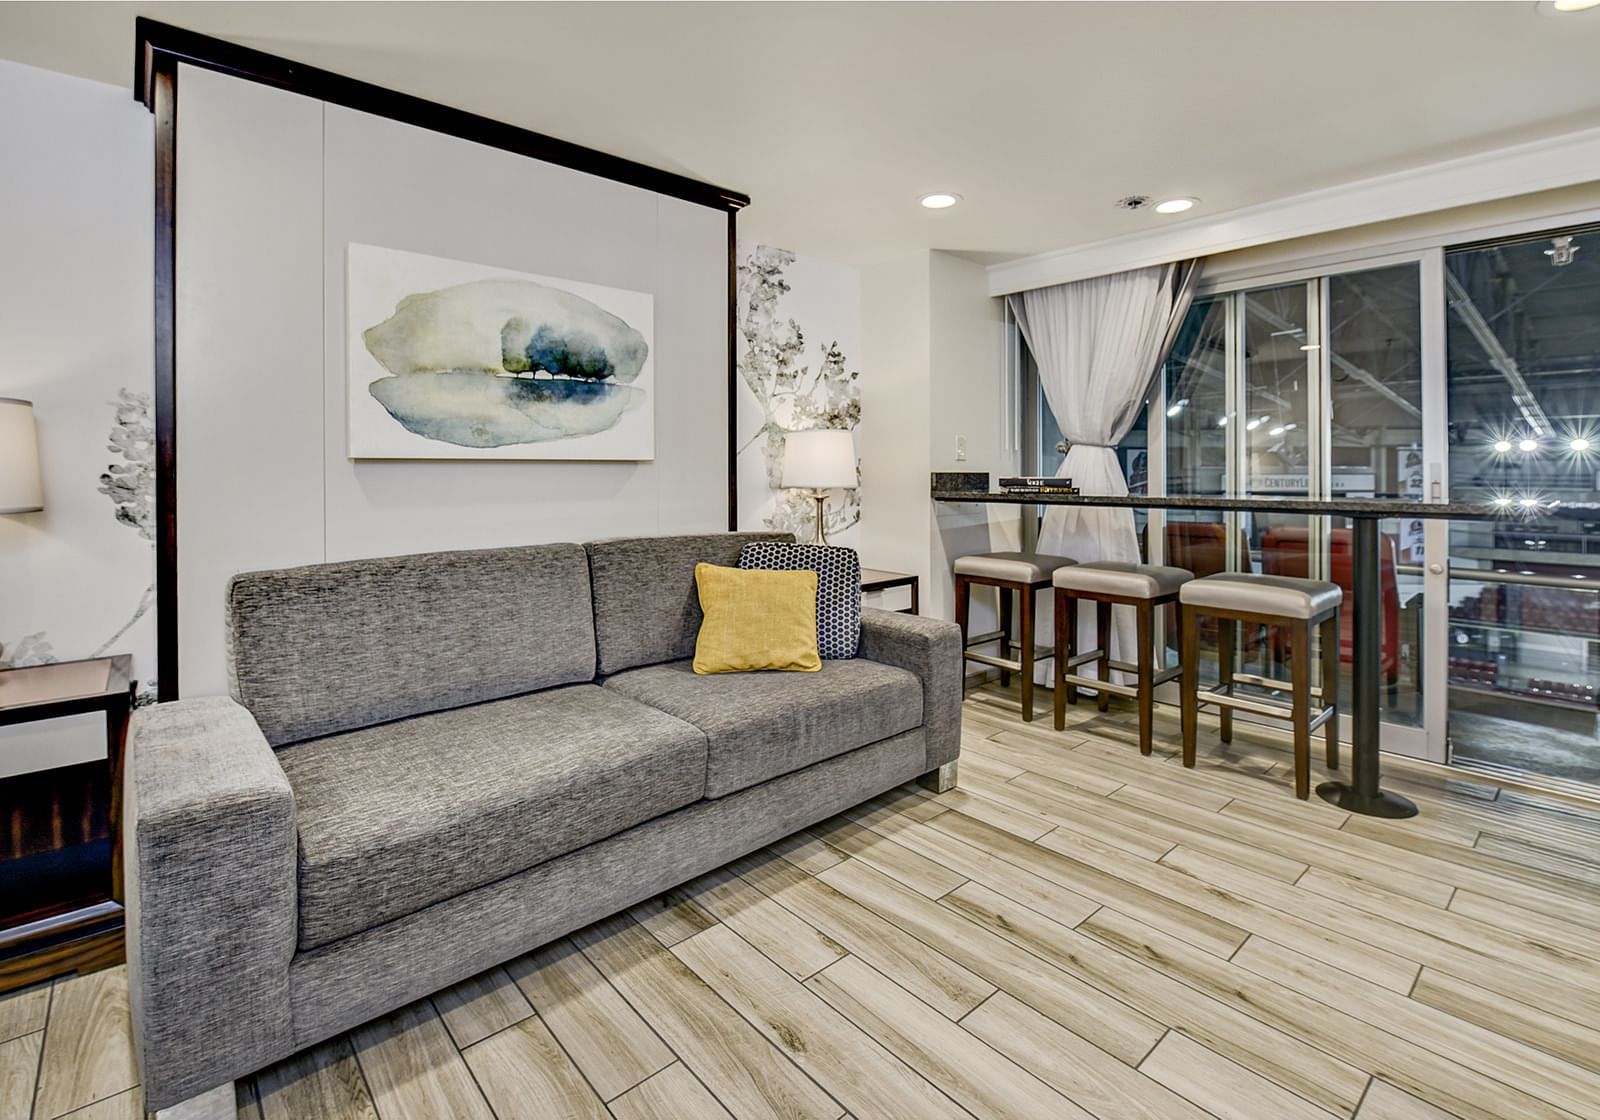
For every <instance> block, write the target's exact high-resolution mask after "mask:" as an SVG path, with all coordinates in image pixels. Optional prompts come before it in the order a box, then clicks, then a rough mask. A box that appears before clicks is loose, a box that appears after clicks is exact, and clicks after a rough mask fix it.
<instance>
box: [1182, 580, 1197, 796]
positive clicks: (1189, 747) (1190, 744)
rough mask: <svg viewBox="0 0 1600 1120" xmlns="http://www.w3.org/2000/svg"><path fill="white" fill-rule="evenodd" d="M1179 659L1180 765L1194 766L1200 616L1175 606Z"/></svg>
mask: <svg viewBox="0 0 1600 1120" xmlns="http://www.w3.org/2000/svg"><path fill="white" fill-rule="evenodd" d="M1178 635H1179V636H1178V647H1179V648H1178V659H1179V663H1180V664H1181V665H1182V668H1183V672H1182V674H1181V675H1180V676H1179V677H1178V679H1179V681H1181V682H1182V684H1181V686H1180V688H1179V690H1178V710H1179V711H1180V712H1181V713H1182V715H1183V764H1184V765H1185V766H1193V765H1194V739H1195V731H1196V724H1197V723H1198V722H1199V715H1200V713H1199V693H1200V616H1199V613H1198V612H1197V611H1195V610H1193V609H1191V608H1189V607H1185V606H1183V605H1182V604H1181V603H1180V604H1179V605H1178Z"/></svg>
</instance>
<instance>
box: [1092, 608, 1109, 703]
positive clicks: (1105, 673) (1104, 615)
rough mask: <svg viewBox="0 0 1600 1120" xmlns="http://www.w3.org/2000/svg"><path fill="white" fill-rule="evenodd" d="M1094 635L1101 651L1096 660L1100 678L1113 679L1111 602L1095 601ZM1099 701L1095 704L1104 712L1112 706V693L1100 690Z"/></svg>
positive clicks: (1096, 644) (1097, 646)
mask: <svg viewBox="0 0 1600 1120" xmlns="http://www.w3.org/2000/svg"><path fill="white" fill-rule="evenodd" d="M1094 637H1095V648H1096V649H1098V650H1099V651H1100V660H1099V661H1097V662H1096V664H1097V665H1099V667H1100V679H1101V680H1103V681H1109V680H1110V679H1111V604H1110V603H1102V602H1099V601H1096V602H1095V605H1094ZM1098 696H1099V703H1097V704H1096V705H1095V706H1096V707H1098V708H1099V709H1100V710H1101V711H1102V712H1103V711H1106V710H1107V709H1109V708H1110V707H1111V693H1109V692H1107V691H1106V690H1105V689H1103V688H1102V689H1099V690H1098Z"/></svg>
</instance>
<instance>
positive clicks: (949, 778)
mask: <svg viewBox="0 0 1600 1120" xmlns="http://www.w3.org/2000/svg"><path fill="white" fill-rule="evenodd" d="M959 765H960V763H959V762H947V763H945V764H944V765H943V766H941V767H939V769H937V770H929V771H928V772H927V773H926V774H924V775H922V776H921V777H920V778H918V779H917V785H919V786H921V787H922V788H923V789H931V790H932V791H933V792H934V793H948V792H949V791H950V790H953V789H955V788H956V768H957V767H958V766H959Z"/></svg>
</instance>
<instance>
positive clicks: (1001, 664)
mask: <svg viewBox="0 0 1600 1120" xmlns="http://www.w3.org/2000/svg"><path fill="white" fill-rule="evenodd" d="M1076 563H1077V561H1075V560H1073V559H1072V558H1071V557H1069V556H1048V555H1045V554H1043V553H1038V552H975V553H973V554H971V555H970V556H959V557H957V558H956V560H955V563H954V564H952V565H951V570H952V572H953V573H954V575H955V600H956V601H955V607H956V625H958V626H960V627H961V650H962V657H963V658H964V659H965V660H966V661H976V662H979V663H980V664H983V665H991V666H994V667H995V668H997V669H999V670H1000V684H1001V687H1007V686H1009V685H1010V683H1011V674H1012V673H1018V674H1020V675H1021V677H1022V718H1023V719H1024V720H1032V719H1033V665H1034V661H1035V660H1036V659H1045V658H1049V657H1050V656H1051V650H1050V649H1049V647H1042V648H1035V646H1034V644H1033V625H1034V617H1033V613H1034V602H1035V596H1036V595H1037V594H1038V592H1039V591H1041V590H1047V589H1048V588H1049V586H1050V576H1051V573H1053V572H1056V571H1059V570H1060V569H1062V568H1066V567H1070V566H1072V565H1073V564H1076ZM975 586H976V587H993V588H994V589H995V590H996V592H997V593H998V595H999V602H998V604H997V606H998V607H999V613H1000V629H999V630H998V631H996V632H995V633H993V634H986V635H983V636H981V637H972V636H969V635H968V633H967V611H968V605H969V603H970V601H971V598H972V588H973V587H975ZM1013 596H1015V597H1016V598H1017V599H1018V600H1019V602H1018V606H1020V607H1021V611H1022V619H1021V623H1022V624H1021V626H1020V627H1019V629H1020V630H1021V634H1020V635H1019V637H1020V639H1021V640H1020V642H1018V643H1015V648H1016V652H1017V656H1016V658H1015V659H1013V658H1011V657H1010V656H1009V655H1010V653H1011V651H1012V649H1013V646H1014V643H1013V642H1012V641H1011V600H1012V597H1013ZM990 642H998V643H999V644H1000V653H999V655H998V656H992V655H990V654H985V653H975V652H973V647H974V646H981V645H987V644H988V643H990Z"/></svg>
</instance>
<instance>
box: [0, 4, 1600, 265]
mask: <svg viewBox="0 0 1600 1120" xmlns="http://www.w3.org/2000/svg"><path fill="white" fill-rule="evenodd" d="M135 15H148V16H152V17H154V18H157V19H161V20H165V21H167V22H170V23H175V24H178V25H180V26H184V27H188V28H191V29H193V30H196V31H202V32H206V33H208V34H212V35H217V36H220V37H222V38H226V39H231V40H234V41H237V42H240V43H244V44H247V45H249V46H253V47H258V48H261V49H263V50H267V51H271V52H273V53H275V54H280V55H284V56H287V57H289V58H293V59H297V60H300V61H304V62H308V63H312V64H314V65H318V66H322V67H326V68H328V69H331V70H336V71H339V72H341V73H345V74H349V75H352V76H354V77H358V78H362V79H365V80H367V81H371V82H376V83H378V84H381V85H385V86H391V87H394V88H396V89H401V90H405V91H407V92H410V93H414V94H419V95H421V96H423V97H427V98H431V99H433V100H436V101H442V102H445V103H447V104H450V105H455V106H459V107H461V108H464V109H469V110H472V111H474V112H478V113H482V114H485V115H487V116H491V117H497V118H500V119H502V120H505V121H509V122H511V123H513V124H518V125H522V126H524V127H527V128H532V129H536V130H539V131H541V132H547V133H550V134H552V135H555V136H559V137H562V138H564V139H567V140H573V141H576V142H578V143H581V144H586V145H589V146H591V147H595V148H599V149H602V150H604V151H609V152H614V153H616V154H618V155H623V156H627V157H630V158H632V159H636V160H640V161H642V162H645V163H650V164H655V165H656V166H659V167H664V168H668V169H670V170H674V171H678V172H681V173H683V174H687V175H691V176H694V177H696V178H700V179H706V180H709V181H711V182H714V183H716V184H718V185H720V186H725V187H731V188H734V189H736V190H743V191H745V192H747V193H749V194H750V195H751V196H752V197H753V199H754V204H753V205H752V206H751V207H750V209H749V210H747V211H745V212H744V214H743V215H742V216H741V218H740V231H741V234H742V235H743V236H748V237H758V238H760V239H762V240H764V241H768V242H770V243H773V244H778V245H783V246H786V247H789V248H794V249H798V250H800V251H802V252H808V253H814V254H817V255H820V256H824V257H830V258H833V259H837V260H843V261H851V262H855V263H865V262H868V261H872V260H877V259H883V258H886V257H889V256H892V255H895V254H899V253H903V252H909V251H913V250H916V249H922V248H939V249H951V250H956V251H959V252H964V253H968V254H972V255H976V256H979V257H980V259H1000V258H1003V257H1009V256H1016V255H1022V254H1031V253H1036V252H1041V251H1045V250H1051V249H1059V248H1064V247H1067V246H1072V245H1077V244H1081V243H1084V242H1092V241H1099V240H1102V239H1105V238H1108V237H1115V236H1119V235H1123V234H1129V233H1135V232H1141V231H1145V230H1148V229H1150V228H1152V227H1155V226H1159V225H1162V224H1163V223H1172V222H1175V221H1181V220H1188V219H1191V218H1194V219H1206V218H1211V217H1214V216H1215V215H1217V214H1218V213H1221V212H1224V211H1228V210H1232V209H1235V208H1238V207H1242V206H1248V205H1253V204H1256V203H1261V202H1266V201H1270V200H1272V199H1276V198H1281V197H1283V196H1286V195H1291V194H1298V193H1300V192H1303V191H1307V190H1313V189H1316V188H1320V187H1327V186H1333V185H1336V184H1338V183H1342V182H1346V181H1349V180H1353V179H1358V178H1364V177H1367V176H1371V175H1375V174H1380V173H1383V172H1388V171H1395V170H1400V169H1403V168H1407V167H1412V166H1416V165H1419V164H1425V163H1432V162H1434V161H1436V160H1440V159H1444V158H1448V157H1452V156H1458V155H1464V154H1468V153H1472V152H1476V151H1480V150H1484V149H1489V148H1496V147H1500V146H1503V145H1506V144H1510V143H1515V142H1519V141H1523V140H1531V139H1537V138H1542V137H1546V136H1551V135H1556V134H1559V133H1563V132H1567V131H1571V130H1574V129H1578V128H1583V127H1588V126H1593V125H1595V124H1600V80H1597V77H1596V75H1597V66H1596V60H1597V59H1600V9H1596V10H1592V11H1589V12H1585V13H1578V14H1572V15H1559V16H1558V15H1550V14H1547V13H1544V12H1541V11H1537V10H1536V8H1535V5H1534V4H1533V3H1532V2H1530V0H1502V2H1467V3H1458V2H1443V0H1441V2H1427V3H1402V2H1392V3H1357V2H1352V3H1320V2H1304V3H1288V2H1276V0H1269V2H1261V3H1209V2H1195V3H1158V2H1124V3H998V2H996V3H854V4H847V3H833V4H823V3H590V4H569V3H534V4H522V3H388V2H372V3H255V2H249V3H244V2H241V3H211V2H195V3H80V4H64V3H0V56H4V57H9V58H13V59H16V60H18V61H21V62H26V63H30V64H32V65H36V66H44V67H48V68H51V69H55V70H63V71H67V72H69V73H74V74H80V75H83V76H86V77H91V78H97V79H99V80H102V81H107V82H114V83H117V84H119V85H128V84H129V82H130V80H131V72H132V66H133V20H134V17H135ZM1596 178H1600V168H1597V169H1596ZM933 190H949V191H956V192H959V193H960V194H962V195H964V196H965V201H964V202H963V203H962V204H961V205H960V206H957V207H956V208H954V209H952V210H946V211H940V212H931V211H925V210H923V209H921V208H920V207H919V206H918V205H917V202H916V200H917V197H918V196H919V195H920V194H922V193H924V192H927V191H933ZM1136 192H1137V193H1145V194H1151V195H1154V196H1156V197H1158V198H1160V197H1168V196H1171V195H1180V194H1187V195H1197V196H1199V197H1200V198H1201V199H1202V200H1203V204H1202V206H1201V207H1199V208H1198V209H1196V210H1195V211H1193V212H1191V214H1190V215H1186V216H1185V218H1184V219H1173V218H1162V217H1159V216H1157V215H1155V214H1152V213H1136V214H1128V213H1122V212H1119V211H1116V210H1114V209H1113V208H1112V205H1111V204H1112V202H1113V201H1114V200H1115V199H1117V198H1119V197H1121V196H1123V195H1126V194H1130V193H1136Z"/></svg>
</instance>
